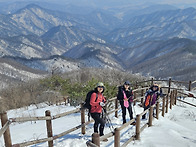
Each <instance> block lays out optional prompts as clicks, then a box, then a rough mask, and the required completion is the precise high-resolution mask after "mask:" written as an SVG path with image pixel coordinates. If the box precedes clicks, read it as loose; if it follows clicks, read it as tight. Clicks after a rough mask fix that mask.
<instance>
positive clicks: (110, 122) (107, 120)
mask: <svg viewBox="0 0 196 147" xmlns="http://www.w3.org/2000/svg"><path fill="white" fill-rule="evenodd" d="M103 110H104V113H105V119H106V122H108V125H109V128H110V131H111V132H114V127H113V125H112V121H111V119H110V118H109V116H108V114H107V112H106V108H103ZM111 127H112V128H111ZM112 129H113V130H112Z"/></svg>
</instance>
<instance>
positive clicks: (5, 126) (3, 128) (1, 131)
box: [0, 121, 11, 137]
mask: <svg viewBox="0 0 196 147" xmlns="http://www.w3.org/2000/svg"><path fill="white" fill-rule="evenodd" d="M10 124H11V122H10V121H7V122H6V123H5V125H4V126H3V127H2V128H1V129H0V137H1V136H2V135H3V133H5V131H6V130H7V128H8V127H9V125H10Z"/></svg>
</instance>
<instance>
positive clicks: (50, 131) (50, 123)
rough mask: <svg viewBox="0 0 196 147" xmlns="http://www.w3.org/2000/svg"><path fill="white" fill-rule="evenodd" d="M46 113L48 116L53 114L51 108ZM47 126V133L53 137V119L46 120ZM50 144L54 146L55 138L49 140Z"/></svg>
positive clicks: (50, 146) (51, 146)
mask: <svg viewBox="0 0 196 147" xmlns="http://www.w3.org/2000/svg"><path fill="white" fill-rule="evenodd" d="M45 115H46V116H51V113H50V111H49V110H47V111H45ZM46 127H47V134H48V138H49V137H52V136H53V135H52V120H46ZM48 146H49V147H53V140H51V141H48Z"/></svg>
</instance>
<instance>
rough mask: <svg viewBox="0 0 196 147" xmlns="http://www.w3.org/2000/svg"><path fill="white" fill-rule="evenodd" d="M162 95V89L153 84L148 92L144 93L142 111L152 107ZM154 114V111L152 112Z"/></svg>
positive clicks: (144, 116)
mask: <svg viewBox="0 0 196 147" xmlns="http://www.w3.org/2000/svg"><path fill="white" fill-rule="evenodd" d="M160 95H162V89H161V88H160V87H159V85H158V84H153V85H152V86H151V87H150V89H149V90H148V91H146V93H145V101H144V111H145V110H146V109H148V108H149V107H150V106H152V105H154V104H155V103H156V101H157V99H158V97H159V96H160ZM153 114H154V111H153ZM145 118H146V115H145V114H144V115H143V116H142V119H145Z"/></svg>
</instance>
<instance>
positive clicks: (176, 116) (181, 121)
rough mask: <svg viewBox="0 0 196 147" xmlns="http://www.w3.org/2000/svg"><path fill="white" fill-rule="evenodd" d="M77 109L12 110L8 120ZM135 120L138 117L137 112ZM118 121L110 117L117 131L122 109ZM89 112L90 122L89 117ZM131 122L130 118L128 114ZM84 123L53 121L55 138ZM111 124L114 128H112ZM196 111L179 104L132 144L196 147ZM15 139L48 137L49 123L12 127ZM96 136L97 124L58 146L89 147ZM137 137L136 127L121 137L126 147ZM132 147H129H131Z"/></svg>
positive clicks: (74, 118)
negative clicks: (94, 135)
mask: <svg viewBox="0 0 196 147" xmlns="http://www.w3.org/2000/svg"><path fill="white" fill-rule="evenodd" d="M185 100H186V101H187V102H190V103H192V104H196V99H194V98H191V97H187V98H185ZM74 109H76V108H75V107H72V106H69V105H66V106H65V105H60V106H55V105H54V106H47V105H45V104H40V106H39V109H37V108H36V107H35V106H29V107H28V108H20V109H15V110H10V111H8V117H9V118H13V117H29V116H31V117H33V116H44V115H45V111H46V110H50V111H51V115H56V114H60V113H63V112H67V111H71V110H74ZM134 109H135V112H136V113H137V114H140V113H141V112H143V108H141V107H139V106H138V105H135V106H134ZM133 114H134V117H135V116H136V114H135V113H134V112H133ZM118 116H119V117H118V118H116V117H114V114H113V113H112V114H111V115H109V119H110V120H111V124H112V126H113V127H114V128H117V127H120V126H121V125H122V116H121V110H120V111H119V113H118ZM87 117H88V116H87V113H86V120H88V118H87ZM127 121H129V119H128V115H127ZM146 121H147V120H142V121H141V126H142V125H143V124H145V123H146ZM80 123H81V117H80V113H74V114H70V115H68V116H65V117H62V118H58V119H55V120H53V121H52V128H53V135H58V134H60V133H62V132H63V131H66V130H69V129H70V128H74V127H76V126H78V125H79V124H80ZM111 124H110V125H111ZM110 132H111V128H110V127H109V124H106V126H105V130H104V133H105V134H107V133H110ZM195 132H196V108H195V107H193V106H190V105H187V104H184V103H182V102H179V101H177V105H175V106H174V107H173V108H172V110H170V109H169V112H168V113H166V114H165V117H162V116H161V115H160V117H159V119H158V120H157V119H154V120H153V126H152V127H148V128H146V129H144V131H143V132H141V136H140V140H135V141H132V142H131V143H130V144H129V145H130V146H134V147H143V146H145V147H152V146H153V147H173V146H178V147H186V146H187V147H194V146H196V139H195V138H196V135H195ZM10 133H11V139H12V143H13V144H17V143H22V142H26V141H31V140H36V139H41V138H47V130H46V122H45V121H41V120H40V121H36V122H35V121H31V122H25V123H12V124H11V126H10ZM92 134H93V123H91V124H89V125H87V126H86V134H84V135H82V134H81V129H78V130H76V131H74V132H72V133H70V134H68V135H65V136H63V137H61V138H58V139H56V140H54V147H86V142H87V141H89V140H91V139H92V138H91V135H92ZM134 134H135V126H133V125H130V126H128V127H126V128H125V129H123V130H122V131H121V134H120V139H121V140H120V144H121V145H122V144H123V143H124V142H126V141H127V140H128V139H129V138H131V137H132V136H133V135H134ZM129 145H128V146H129ZM0 146H1V147H4V139H3V136H2V137H1V138H0ZM47 146H48V143H47V142H45V143H40V144H36V145H32V146H31V147H47ZM100 146H101V147H102V146H103V147H113V146H114V137H110V138H108V141H107V142H101V143H100Z"/></svg>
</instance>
